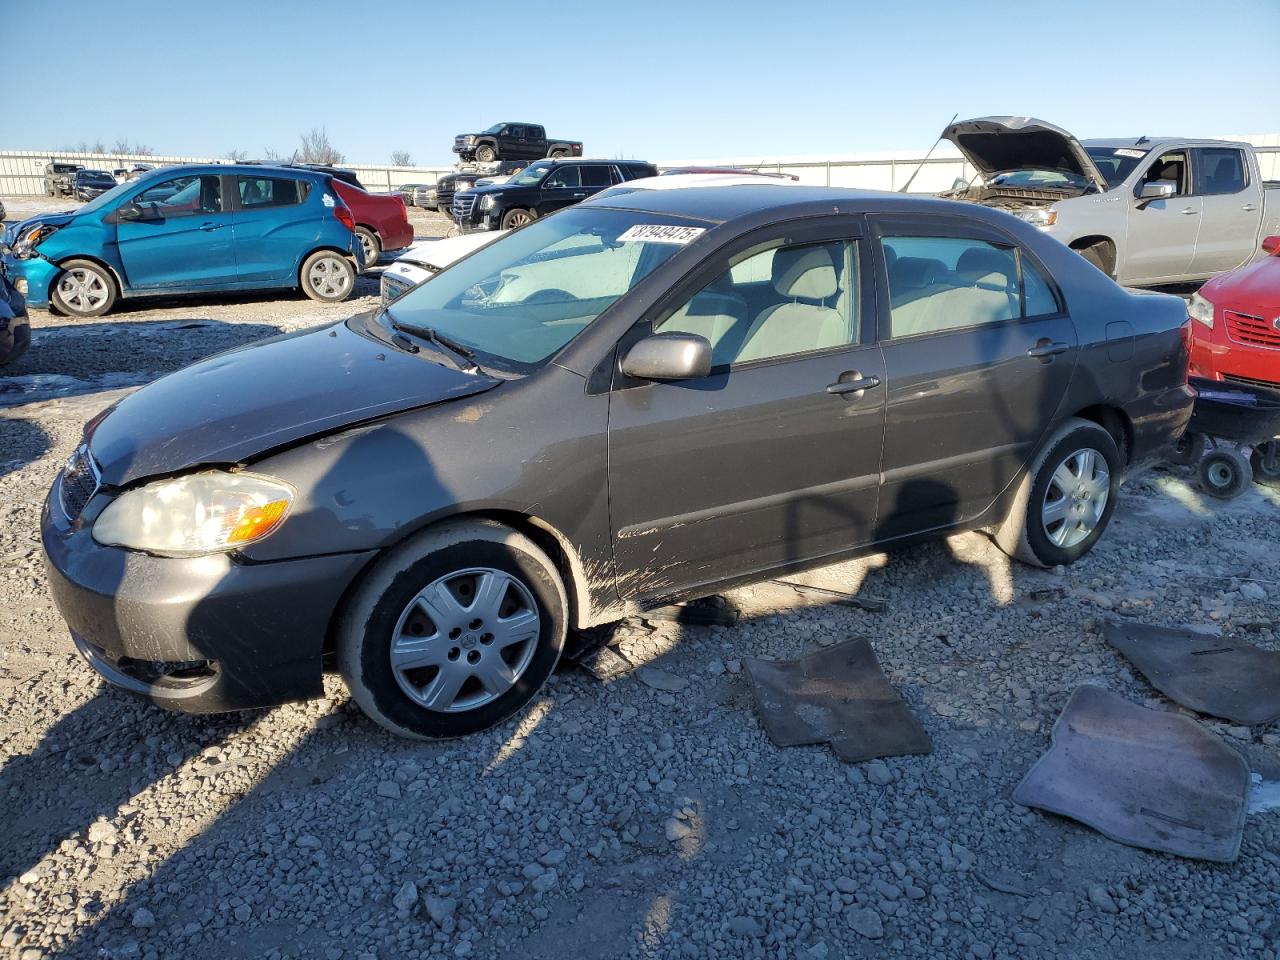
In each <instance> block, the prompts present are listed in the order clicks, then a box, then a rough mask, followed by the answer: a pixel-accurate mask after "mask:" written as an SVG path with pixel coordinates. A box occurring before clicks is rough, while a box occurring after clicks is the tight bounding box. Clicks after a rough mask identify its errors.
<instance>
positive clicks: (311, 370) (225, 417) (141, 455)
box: [89, 317, 501, 486]
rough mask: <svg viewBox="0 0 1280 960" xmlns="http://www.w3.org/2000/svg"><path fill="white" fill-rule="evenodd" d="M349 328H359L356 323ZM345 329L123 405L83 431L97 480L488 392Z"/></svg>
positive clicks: (425, 358) (248, 354) (236, 353)
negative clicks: (87, 435)
mask: <svg viewBox="0 0 1280 960" xmlns="http://www.w3.org/2000/svg"><path fill="white" fill-rule="evenodd" d="M348 322H349V323H355V324H357V325H359V324H360V323H361V322H362V318H360V317H357V318H354V319H353V320H351V321H348ZM431 356H432V354H430V353H429V352H428V351H426V350H424V351H423V352H422V353H420V354H417V355H414V354H409V353H405V352H403V351H401V350H398V349H396V348H395V347H393V346H391V345H390V344H384V343H381V342H379V341H376V340H373V339H371V338H370V337H367V336H365V335H363V334H360V333H357V332H355V331H354V330H352V329H351V328H350V327H349V326H347V325H346V324H338V325H336V326H332V327H327V328H325V327H322V328H319V329H315V330H307V331H303V332H301V333H294V334H286V335H285V336H281V337H276V338H273V339H271V340H266V341H263V342H260V343H257V344H252V345H250V346H247V347H241V348H239V349H237V350H232V351H229V352H228V353H223V354H219V355H218V356H215V357H210V358H209V359H207V360H202V361H201V362H199V363H196V364H193V365H192V366H189V367H186V368H185V369H182V370H179V371H177V372H176V373H171V374H169V375H168V376H166V377H162V378H161V379H159V380H156V381H155V382H154V383H151V384H149V385H148V386H146V387H143V388H142V389H141V390H138V391H136V392H135V393H132V394H130V395H129V396H127V397H125V398H124V399H123V400H121V401H120V403H119V404H118V405H117V406H116V407H115V408H114V409H112V410H111V411H110V413H108V414H107V415H106V416H105V417H104V418H103V419H102V420H100V421H99V422H98V423H97V424H96V425H95V426H94V427H93V429H92V430H91V433H90V437H89V446H90V450H91V452H92V454H93V457H94V460H95V461H96V462H97V464H98V467H99V469H100V470H101V472H102V481H103V483H106V484H108V485H111V486H122V485H125V484H129V483H132V482H134V481H136V480H140V479H143V478H145V477H153V476H158V475H167V474H172V473H176V472H178V471H182V470H187V469H190V468H192V467H195V466H200V465H218V464H224V465H225V464H233V463H243V462H246V461H248V460H252V459H255V458H257V457H259V456H261V455H262V454H265V453H267V452H269V451H271V450H273V449H277V448H279V447H282V446H287V445H289V444H292V443H296V442H298V441H300V440H304V439H307V438H309V437H317V436H323V435H324V434H327V433H332V432H333V431H335V430H339V429H342V428H344V427H348V426H352V425H354V424H356V423H360V422H362V421H367V420H372V419H375V418H377V417H382V416H386V415H388V414H392V413H399V412H401V411H405V410H412V409H414V408H417V407H424V406H428V405H431V404H435V403H440V402H443V401H446V400H453V399H456V398H458V397H466V396H471V395H473V394H476V393H481V392H483V391H485V390H490V389H492V388H493V387H495V386H497V385H498V384H499V383H501V381H500V380H497V379H495V378H493V377H488V376H485V375H483V374H474V375H473V374H467V373H463V372H462V371H461V370H456V369H454V368H453V367H451V366H447V365H445V363H444V362H440V363H437V362H435V361H434V360H433V359H431Z"/></svg>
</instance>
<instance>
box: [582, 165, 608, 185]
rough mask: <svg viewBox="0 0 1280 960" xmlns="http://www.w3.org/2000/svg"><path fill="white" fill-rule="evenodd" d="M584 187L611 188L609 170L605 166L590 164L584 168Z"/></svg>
mask: <svg viewBox="0 0 1280 960" xmlns="http://www.w3.org/2000/svg"><path fill="white" fill-rule="evenodd" d="M581 170H582V185H583V186H584V187H607V186H609V168H608V167H606V166H604V165H603V164H589V165H588V166H585V167H582V168H581Z"/></svg>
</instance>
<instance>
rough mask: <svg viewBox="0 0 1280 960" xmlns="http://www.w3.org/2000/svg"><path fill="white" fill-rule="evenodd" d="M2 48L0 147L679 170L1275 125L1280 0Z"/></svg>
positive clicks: (34, 25)
mask: <svg viewBox="0 0 1280 960" xmlns="http://www.w3.org/2000/svg"><path fill="white" fill-rule="evenodd" d="M479 10H483V11H485V12H478V11H479ZM73 25H74V26H73ZM0 38H2V39H0V49H2V54H0V56H3V59H4V61H5V63H6V67H7V69H6V71H5V74H6V77H7V80H6V83H7V84H8V85H9V88H10V90H9V92H10V97H9V99H8V106H7V109H6V111H5V114H4V116H3V118H2V119H0V149H30V148H36V149H43V148H47V147H52V148H59V147H65V146H69V145H73V144H76V143H79V142H81V141H88V142H93V141H94V140H97V139H101V140H103V141H105V142H106V143H107V144H111V143H114V142H115V141H116V140H117V139H118V138H126V139H128V140H132V141H140V142H142V143H145V144H147V145H149V146H150V147H151V148H152V149H153V150H154V151H155V152H156V153H161V154H177V155H185V156H222V155H224V154H225V153H226V152H227V151H228V150H231V149H233V148H238V149H241V150H244V151H247V152H248V154H249V155H250V156H260V155H262V154H263V152H264V149H265V148H268V147H270V148H275V149H277V150H279V151H281V152H284V153H287V152H289V151H291V150H292V149H293V147H294V146H295V145H296V144H297V142H298V136H299V134H301V133H302V132H304V131H306V130H309V129H311V128H312V127H324V128H326V129H327V131H328V134H329V138H330V140H331V141H332V142H333V144H334V145H335V146H336V147H338V149H340V150H342V151H343V152H344V153H345V154H346V156H347V159H348V161H349V162H358V163H385V162H387V161H388V159H389V156H390V153H391V151H393V150H397V149H403V150H408V151H409V152H410V154H411V155H412V157H413V159H414V162H416V163H419V164H434V163H447V162H450V161H451V160H452V155H451V154H450V152H449V148H450V146H451V144H452V137H453V135H454V134H455V133H461V132H465V131H471V130H476V129H481V128H483V127H486V126H488V125H489V124H491V123H494V122H497V121H499V120H528V121H532V122H535V123H538V122H541V123H544V124H545V125H546V126H547V128H548V130H549V131H550V132H551V133H552V134H553V135H557V136H564V137H570V138H574V139H581V140H584V141H586V144H587V150H588V152H589V153H590V154H592V155H597V156H620V157H638V158H642V159H651V160H655V161H675V160H682V159H692V158H708V157H740V158H746V157H752V156H757V155H758V156H760V157H765V156H777V155H779V154H809V153H823V152H829V153H849V152H860V151H878V150H898V149H911V148H915V149H921V150H923V149H925V148H927V147H928V146H929V145H930V144H931V143H932V142H933V139H934V137H935V136H936V135H937V133H938V132H939V130H940V129H941V128H942V127H943V125H944V124H945V123H946V121H947V120H948V119H949V118H950V117H951V115H952V114H953V113H957V112H958V113H959V114H960V116H961V117H962V118H963V117H970V116H983V115H987V114H1019V115H1020V114H1031V115H1034V116H1038V117H1041V118H1044V119H1046V120H1050V121H1052V122H1054V123H1057V124H1059V125H1062V126H1065V127H1067V128H1068V129H1070V130H1071V131H1072V132H1074V133H1076V134H1078V135H1080V136H1082V137H1084V136H1115V135H1137V134H1144V133H1145V134H1163V133H1169V134H1185V135H1214V134H1226V133H1231V134H1247V133H1263V132H1275V131H1280V92H1278V90H1277V87H1276V86H1275V80H1274V76H1273V74H1274V71H1273V69H1272V68H1273V66H1274V64H1275V62H1276V55H1277V51H1278V50H1280V0H1218V2H1215V3H1205V2H1203V0H1163V2H1161V3H1155V4H1153V3H1137V2H1132V0H1109V2H1099V0H1056V2H1042V0H1021V2H1019V3H995V4H982V3H972V2H966V3H947V2H942V0H884V2H865V0H857V2H855V0H846V2H827V3H821V2H811V0H786V2H783V0H766V2H756V0H738V2H734V3H722V2H700V0H686V2H684V3H673V2H667V0H659V2H651V3H616V2H597V3H577V2H570V0H526V2H524V3H519V4H506V3H496V4H492V5H489V4H484V5H473V4H471V3H469V2H465V0H462V2H453V3H439V2H435V3H425V2H417V3H413V2H402V0H367V2H363V3H362V2H360V0H342V2H330V0H309V2H285V0H218V2H216V3H214V2H176V0H169V2H159V0H110V2H103V0H95V2H92V3H89V2H84V0H50V2H38V3H36V2H30V0H22V2H19V0H0ZM15 85H18V86H19V87H20V88H21V92H19V91H18V90H15V89H14V86H15Z"/></svg>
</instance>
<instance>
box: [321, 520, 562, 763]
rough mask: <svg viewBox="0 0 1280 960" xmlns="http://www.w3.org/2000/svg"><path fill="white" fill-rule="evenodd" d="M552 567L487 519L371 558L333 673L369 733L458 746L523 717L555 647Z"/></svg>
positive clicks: (345, 622)
mask: <svg viewBox="0 0 1280 960" xmlns="http://www.w3.org/2000/svg"><path fill="white" fill-rule="evenodd" d="M568 607H569V604H568V600H567V597H566V595H565V590H564V584H563V582H562V581H561V579H560V575H559V573H558V572H557V571H556V568H555V565H554V564H553V563H552V562H551V560H550V559H549V558H548V557H547V556H546V554H544V553H543V552H542V551H541V550H539V549H538V548H537V546H535V545H534V544H533V542H532V541H530V540H529V539H528V538H527V537H525V536H523V535H521V534H519V533H517V532H516V531H515V530H512V529H511V528H510V527H506V526H503V525H502V524H499V523H495V522H493V521H492V520H458V521H449V522H447V523H444V524H441V525H439V526H437V527H433V528H431V529H429V530H428V531H426V532H425V533H424V534H422V535H420V536H418V537H415V538H413V539H411V540H409V541H408V542H407V543H404V544H402V545H401V546H399V547H396V548H395V549H393V550H392V551H390V552H389V553H388V554H387V555H386V556H385V557H383V558H382V559H381V560H379V561H378V562H377V563H376V564H375V565H374V566H373V567H372V568H371V569H370V570H369V572H368V573H367V574H366V575H365V576H364V578H363V579H362V580H361V581H360V583H359V585H358V586H357V588H356V590H355V593H354V594H353V596H352V598H351V600H350V602H349V603H348V604H347V607H346V609H345V610H344V612H343V614H342V616H341V617H340V618H339V621H338V633H337V660H338V669H339V671H340V672H341V674H342V679H343V680H344V681H345V682H346V685H347V689H349V690H350V691H351V696H352V698H353V699H354V700H355V701H356V703H358V704H359V705H360V708H361V709H362V710H364V712H365V713H366V714H368V716H369V717H370V718H371V719H372V720H374V721H375V722H376V723H379V724H381V725H382V726H383V727H386V728H387V729H388V730H390V731H391V732H392V733H396V734H399V735H400V736H405V737H412V738H415V739H433V738H441V737H461V736H465V735H466V734H469V733H476V732H478V731H480V730H485V729H487V728H489V727H492V726H493V725H494V724H497V723H500V722H502V721H503V720H505V719H506V718H507V717H509V716H511V715H512V714H513V713H515V712H516V711H517V710H519V709H521V708H522V707H524V706H525V705H526V704H527V703H528V702H529V701H530V700H532V699H533V697H534V696H535V695H536V694H537V692H538V690H539V689H541V687H542V685H543V684H544V683H545V682H546V680H547V678H548V677H549V676H551V671H552V670H554V669H555V666H556V663H557V661H558V660H559V659H560V653H561V651H562V650H563V649H564V643H565V635H566V625H567V613H568Z"/></svg>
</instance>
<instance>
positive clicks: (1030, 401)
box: [873, 217, 1077, 540]
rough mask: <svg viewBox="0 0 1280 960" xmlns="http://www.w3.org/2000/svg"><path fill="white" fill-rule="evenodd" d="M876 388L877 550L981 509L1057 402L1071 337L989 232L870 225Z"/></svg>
mask: <svg viewBox="0 0 1280 960" xmlns="http://www.w3.org/2000/svg"><path fill="white" fill-rule="evenodd" d="M873 222H874V225H875V230H876V232H877V234H878V237H879V249H880V252H881V255H880V256H879V257H878V258H877V260H878V263H877V270H878V271H879V278H880V284H881V289H882V290H883V291H884V292H885V295H884V296H882V297H881V312H880V341H881V347H882V349H883V352H884V363H885V371H886V375H887V390H886V413H885V437H884V456H883V465H882V468H881V469H882V478H881V479H882V482H881V487H880V503H879V508H878V516H879V520H878V525H877V526H878V529H877V539H881V540H884V539H890V538H894V537H900V536H904V535H907V534H914V533H920V532H923V531H927V530H933V529H938V528H942V527H947V526H950V525H952V524H954V523H957V522H959V521H962V520H969V519H972V518H973V517H976V516H978V515H979V514H981V513H982V512H983V511H984V510H986V509H987V508H988V507H989V506H990V505H991V503H992V502H993V501H994V500H995V499H996V498H997V497H998V496H999V495H1000V493H1001V492H1002V491H1004V490H1005V489H1006V488H1007V487H1008V486H1009V484H1010V483H1011V482H1012V481H1013V480H1014V479H1015V477H1016V476H1017V475H1018V473H1019V471H1020V470H1021V468H1022V467H1023V465H1024V464H1026V463H1027V461H1028V460H1029V458H1030V457H1031V456H1032V454H1033V452H1034V451H1035V449H1036V448H1037V445H1038V443H1039V441H1040V439H1041V437H1042V436H1043V435H1044V433H1045V430H1046V429H1047V427H1048V425H1049V423H1050V422H1051V421H1052V420H1053V418H1054V415H1055V414H1056V412H1057V410H1058V407H1059V406H1060V404H1061V402H1062V398H1063V397H1064V395H1065V394H1066V390H1067V385H1068V383H1069V381H1070V379H1071V374H1072V370H1073V368H1074V366H1075V362H1076V355H1077V340H1076V332H1075V327H1074V325H1073V324H1072V321H1071V317H1070V316H1069V315H1068V313H1067V311H1066V304H1065V302H1064V300H1063V297H1062V294H1061V292H1060V291H1059V290H1058V289H1057V287H1056V285H1055V284H1054V282H1053V280H1052V279H1051V277H1050V275H1049V273H1048V271H1047V270H1046V269H1045V268H1044V266H1043V265H1042V264H1040V263H1039V262H1038V261H1037V260H1036V259H1035V258H1034V257H1033V256H1032V255H1031V254H1030V253H1029V251H1027V250H1026V249H1024V248H1021V247H1020V246H1019V245H1018V244H1017V243H1016V242H1014V241H1013V240H1012V239H1011V238H1009V237H1007V236H1005V235H1004V234H1002V233H1001V232H999V231H996V230H994V229H993V228H987V227H985V226H984V225H981V224H975V223H971V222H969V221H962V220H958V219H955V218H949V217H919V218H903V219H897V218H888V217H885V218H873Z"/></svg>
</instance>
